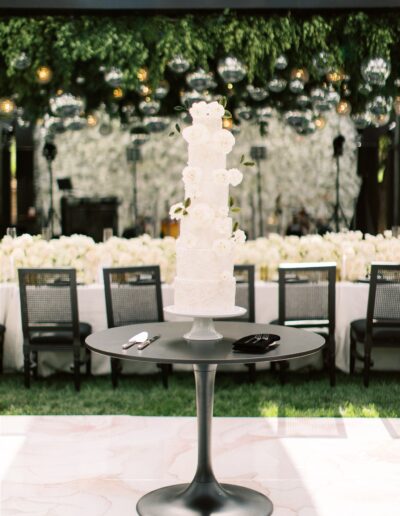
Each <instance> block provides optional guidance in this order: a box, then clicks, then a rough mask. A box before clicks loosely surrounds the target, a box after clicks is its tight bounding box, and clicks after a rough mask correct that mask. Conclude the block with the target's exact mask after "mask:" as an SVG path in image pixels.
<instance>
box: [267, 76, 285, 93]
mask: <svg viewBox="0 0 400 516" xmlns="http://www.w3.org/2000/svg"><path fill="white" fill-rule="evenodd" d="M286 85H287V80H286V79H283V77H278V76H276V75H275V76H274V77H272V79H271V80H270V81H268V89H269V90H270V91H272V92H273V93H280V92H281V91H283V90H284V89H285V88H286Z"/></svg>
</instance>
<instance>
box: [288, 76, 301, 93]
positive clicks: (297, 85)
mask: <svg viewBox="0 0 400 516" xmlns="http://www.w3.org/2000/svg"><path fill="white" fill-rule="evenodd" d="M289 90H290V91H291V92H292V93H295V94H296V95H297V94H298V93H302V92H303V91H304V82H303V81H301V80H300V79H293V80H291V81H290V82H289Z"/></svg>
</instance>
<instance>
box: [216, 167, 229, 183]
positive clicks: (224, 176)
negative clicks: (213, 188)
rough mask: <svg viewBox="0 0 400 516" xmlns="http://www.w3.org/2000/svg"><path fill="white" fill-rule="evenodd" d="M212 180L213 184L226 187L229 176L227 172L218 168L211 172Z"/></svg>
mask: <svg viewBox="0 0 400 516" xmlns="http://www.w3.org/2000/svg"><path fill="white" fill-rule="evenodd" d="M212 177H213V180H214V183H216V184H218V185H227V184H228V183H229V174H228V171H227V170H225V169H224V168H218V169H217V170H214V172H213V175H212Z"/></svg>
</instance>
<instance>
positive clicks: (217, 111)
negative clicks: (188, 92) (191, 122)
mask: <svg viewBox="0 0 400 516" xmlns="http://www.w3.org/2000/svg"><path fill="white" fill-rule="evenodd" d="M189 113H190V114H191V116H192V118H199V117H206V116H209V117H213V118H214V117H215V118H219V117H221V118H222V117H223V116H224V113H225V109H224V107H223V106H222V105H221V104H219V102H210V103H209V104H207V103H206V102H204V101H201V102H196V103H195V104H193V106H192V107H191V108H190V109H189Z"/></svg>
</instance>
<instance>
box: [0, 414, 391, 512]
mask: <svg viewBox="0 0 400 516" xmlns="http://www.w3.org/2000/svg"><path fill="white" fill-rule="evenodd" d="M0 457H1V460H0V478H1V504H0V509H1V510H0V513H1V515H2V516H16V515H20V514H21V515H22V514H24V515H30V516H34V515H35V516H36V515H37V516H39V515H40V516H44V515H46V516H82V515H85V516H128V515H135V514H136V510H135V505H136V502H137V500H138V498H139V497H140V496H142V495H143V494H144V493H146V492H148V491H150V490H152V489H155V488H158V487H161V486H166V485H169V484H174V483H181V482H187V481H189V480H191V477H192V476H193V474H194V468H195V462H196V421H195V419H194V418H160V417H128V416H46V417H38V416H20V417H19V416H10V417H2V418H0ZM213 457H214V470H215V473H216V476H217V478H218V480H220V481H225V482H229V483H233V484H241V485H244V486H247V487H250V488H253V489H256V490H259V491H261V492H263V493H264V494H266V495H267V496H269V497H270V498H271V499H272V501H273V503H274V507H275V509H274V513H273V514H274V516H337V515H339V514H340V515H341V516H350V515H351V516H361V515H362V516H376V515H377V514H379V516H394V515H396V514H399V507H400V490H399V485H400V419H329V418H319V419H318V418H313V419H307V418H305V419H303V418H293V419H291V418H289V419H283V418H271V419H263V418H216V419H215V420H214V422H213ZM160 516H162V515H160ZM249 516H252V515H249Z"/></svg>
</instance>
